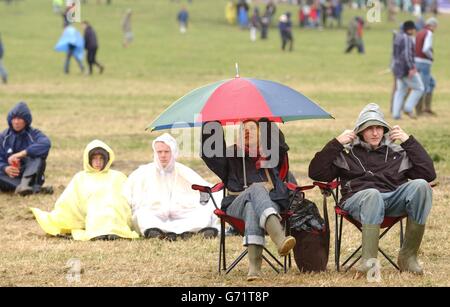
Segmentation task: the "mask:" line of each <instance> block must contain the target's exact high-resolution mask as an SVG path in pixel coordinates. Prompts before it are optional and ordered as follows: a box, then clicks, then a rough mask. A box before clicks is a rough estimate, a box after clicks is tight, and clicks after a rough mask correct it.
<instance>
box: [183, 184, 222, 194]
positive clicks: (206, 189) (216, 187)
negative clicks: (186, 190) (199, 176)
mask: <svg viewBox="0 0 450 307" xmlns="http://www.w3.org/2000/svg"><path fill="white" fill-rule="evenodd" d="M224 186H225V184H224V183H223V182H219V183H217V184H215V185H214V186H212V187H208V186H205V185H199V184H193V185H192V186H191V188H192V190H195V191H199V192H203V193H215V192H219V191H220V190H222V189H223V188H224Z"/></svg>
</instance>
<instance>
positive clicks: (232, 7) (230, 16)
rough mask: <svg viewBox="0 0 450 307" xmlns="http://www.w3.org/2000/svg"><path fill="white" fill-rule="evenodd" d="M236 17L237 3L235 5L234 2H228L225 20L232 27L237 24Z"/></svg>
mask: <svg viewBox="0 0 450 307" xmlns="http://www.w3.org/2000/svg"><path fill="white" fill-rule="evenodd" d="M236 17H237V10H236V3H234V1H228V2H227V4H226V6H225V19H226V20H227V21H228V23H229V24H230V25H234V24H235V23H236Z"/></svg>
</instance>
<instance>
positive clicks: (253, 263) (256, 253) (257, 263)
mask: <svg viewBox="0 0 450 307" xmlns="http://www.w3.org/2000/svg"><path fill="white" fill-rule="evenodd" d="M247 250H248V275H247V281H254V280H259V279H261V264H262V253H263V247H262V246H261V245H255V244H249V245H248V247H247Z"/></svg>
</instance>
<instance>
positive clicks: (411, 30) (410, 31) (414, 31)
mask: <svg viewBox="0 0 450 307" xmlns="http://www.w3.org/2000/svg"><path fill="white" fill-rule="evenodd" d="M406 34H408V35H409V36H415V35H416V29H409V30H408V31H406Z"/></svg>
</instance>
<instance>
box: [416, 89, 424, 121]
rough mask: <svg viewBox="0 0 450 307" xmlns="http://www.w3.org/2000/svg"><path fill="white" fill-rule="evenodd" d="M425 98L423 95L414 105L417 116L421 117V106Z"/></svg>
mask: <svg viewBox="0 0 450 307" xmlns="http://www.w3.org/2000/svg"><path fill="white" fill-rule="evenodd" d="M425 96H426V94H424V95H423V96H422V97H420V99H419V102H418V103H417V104H416V114H417V116H421V115H423V106H424V105H425Z"/></svg>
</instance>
